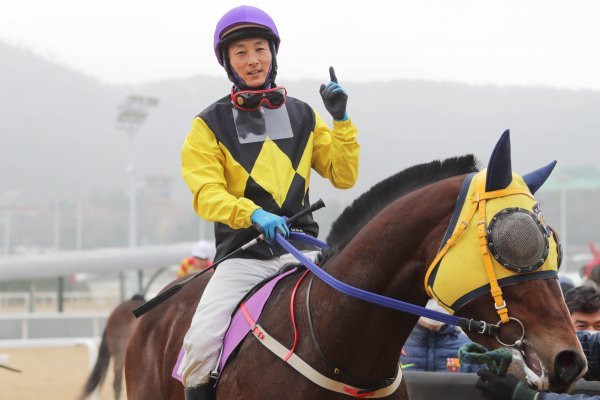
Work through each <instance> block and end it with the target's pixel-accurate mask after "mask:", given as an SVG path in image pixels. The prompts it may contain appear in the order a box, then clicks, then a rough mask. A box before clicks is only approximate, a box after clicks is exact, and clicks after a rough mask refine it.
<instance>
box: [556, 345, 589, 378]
mask: <svg viewBox="0 0 600 400" xmlns="http://www.w3.org/2000/svg"><path fill="white" fill-rule="evenodd" d="M584 365H585V364H584V362H583V360H582V359H581V357H580V356H579V353H576V352H574V351H571V350H564V351H561V352H560V353H558V355H557V356H556V358H555V359H554V373H555V376H556V378H557V379H558V381H560V382H563V383H567V384H569V383H571V382H572V381H574V380H575V378H577V377H578V376H579V374H580V373H581V371H582V370H583V366H584Z"/></svg>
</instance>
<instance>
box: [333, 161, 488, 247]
mask: <svg viewBox="0 0 600 400" xmlns="http://www.w3.org/2000/svg"><path fill="white" fill-rule="evenodd" d="M477 171H478V168H477V160H476V159H475V157H474V156H473V155H472V154H469V155H466V156H462V157H453V158H448V159H446V160H444V161H439V160H437V161H432V162H430V163H428V164H419V165H414V166H412V167H409V168H407V169H405V170H404V171H400V172H398V173H396V174H394V175H392V176H390V177H389V178H386V179H384V180H383V181H381V182H379V183H377V184H376V185H374V186H373V187H371V188H370V189H369V190H368V191H366V192H365V193H363V194H362V195H361V196H360V197H358V198H357V199H356V200H354V201H353V202H352V204H351V205H349V206H348V207H346V209H345V210H344V211H343V212H342V213H341V214H340V216H339V217H338V218H337V220H335V222H334V223H333V224H332V225H331V231H330V232H329V235H328V236H327V243H328V244H329V246H330V247H329V250H328V251H327V256H331V255H333V254H335V253H337V252H338V251H340V250H341V249H342V248H344V246H346V244H347V243H348V242H349V241H350V239H352V238H353V237H354V235H356V233H357V232H358V231H359V230H360V229H361V228H362V227H363V226H364V225H365V224H366V223H367V222H368V221H369V220H370V219H371V218H373V217H374V216H375V215H376V214H377V213H378V212H379V211H381V210H382V209H383V208H385V207H386V206H388V205H389V204H390V203H392V202H393V201H394V200H396V199H397V198H399V197H401V196H404V195H405V194H407V193H410V192H412V191H414V190H417V189H419V188H422V187H424V186H427V185H430V184H432V183H435V182H438V181H441V180H443V179H447V178H450V177H453V176H457V175H463V174H468V173H471V172H477Z"/></svg>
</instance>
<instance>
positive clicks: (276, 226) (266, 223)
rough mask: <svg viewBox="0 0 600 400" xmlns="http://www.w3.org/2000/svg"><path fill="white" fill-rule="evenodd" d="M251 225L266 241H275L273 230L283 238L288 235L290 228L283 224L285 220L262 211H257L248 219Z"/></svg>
mask: <svg viewBox="0 0 600 400" xmlns="http://www.w3.org/2000/svg"><path fill="white" fill-rule="evenodd" d="M250 221H252V224H254V226H255V227H256V229H258V230H259V231H261V232H262V233H263V234H264V235H265V239H267V240H275V230H278V231H279V233H280V234H282V235H283V236H285V237H288V236H289V235H290V228H288V226H287V224H286V223H285V218H283V217H280V216H279V215H275V214H271V213H270V212H267V211H265V210H263V209H260V208H259V209H258V210H256V211H254V212H253V213H252V216H251V217H250Z"/></svg>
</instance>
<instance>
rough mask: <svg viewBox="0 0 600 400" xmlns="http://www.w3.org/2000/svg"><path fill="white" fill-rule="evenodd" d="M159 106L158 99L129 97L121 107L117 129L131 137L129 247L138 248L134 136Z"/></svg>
mask: <svg viewBox="0 0 600 400" xmlns="http://www.w3.org/2000/svg"><path fill="white" fill-rule="evenodd" d="M157 105H158V99H157V98H154V97H144V96H135V95H131V96H128V97H127V98H126V99H125V100H124V101H123V103H121V105H120V106H119V115H118V117H117V129H119V130H122V131H125V133H127V136H128V137H129V162H128V165H127V169H126V171H127V175H128V176H129V247H131V248H133V247H136V246H137V188H136V182H135V140H134V135H135V133H136V132H137V131H138V130H139V129H140V127H141V126H142V124H143V123H144V121H145V120H146V117H148V111H149V109H150V108H152V107H156V106H157Z"/></svg>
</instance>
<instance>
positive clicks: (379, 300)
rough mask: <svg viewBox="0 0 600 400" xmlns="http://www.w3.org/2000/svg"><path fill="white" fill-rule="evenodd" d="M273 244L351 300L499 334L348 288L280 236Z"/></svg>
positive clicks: (481, 323) (482, 323)
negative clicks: (277, 245)
mask: <svg viewBox="0 0 600 400" xmlns="http://www.w3.org/2000/svg"><path fill="white" fill-rule="evenodd" d="M290 239H295V240H302V241H305V242H307V243H310V244H313V245H315V246H318V247H319V248H327V247H328V246H327V243H325V242H323V241H321V240H319V239H316V238H314V237H312V236H309V235H306V234H304V233H298V232H290ZM276 241H277V243H278V244H279V245H280V246H281V247H283V248H284V249H285V250H287V251H288V252H289V253H290V254H292V255H294V257H296V258H297V259H298V261H300V262H301V263H302V264H304V266H306V268H308V269H309V270H310V272H312V273H313V274H315V275H316V276H317V277H318V278H319V279H321V280H322V281H323V282H325V283H326V284H328V285H329V286H331V287H332V288H334V289H335V290H337V291H339V292H342V293H344V294H347V295H348V296H352V297H355V298H357V299H361V300H364V301H367V302H369V303H373V304H377V305H380V306H384V307H387V308H391V309H394V310H398V311H403V312H406V313H409V314H413V315H418V316H421V317H426V318H430V319H433V320H436V321H440V322H443V323H445V324H450V325H456V326H459V327H460V328H462V329H463V330H469V331H473V332H477V333H480V334H485V335H496V334H497V333H498V330H499V327H498V326H497V325H494V324H489V323H487V322H485V321H475V320H472V319H466V318H461V317H457V316H454V315H449V314H444V313H441V312H439V311H434V310H430V309H428V308H425V307H421V306H417V305H415V304H410V303H406V302H404V301H401V300H397V299H392V298H390V297H385V296H382V295H380V294H377V293H372V292H368V291H366V290H362V289H359V288H356V287H354V286H350V285H348V284H346V283H344V282H342V281H339V280H338V279H336V278H334V277H333V276H331V275H329V274H328V273H327V272H325V271H324V270H322V269H321V268H319V267H317V266H316V265H315V264H314V263H313V262H312V261H310V260H309V259H308V258H307V257H306V256H305V255H304V254H302V252H301V251H299V250H298V249H296V248H295V247H294V246H292V245H291V244H290V243H289V242H288V241H287V240H285V238H284V237H283V236H281V235H280V234H279V233H277V234H276Z"/></svg>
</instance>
